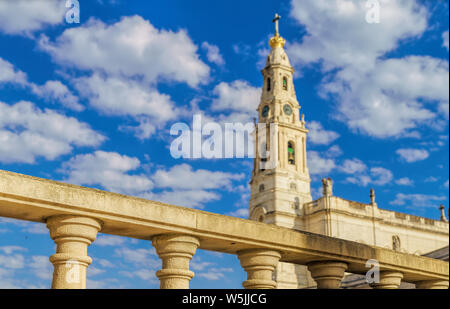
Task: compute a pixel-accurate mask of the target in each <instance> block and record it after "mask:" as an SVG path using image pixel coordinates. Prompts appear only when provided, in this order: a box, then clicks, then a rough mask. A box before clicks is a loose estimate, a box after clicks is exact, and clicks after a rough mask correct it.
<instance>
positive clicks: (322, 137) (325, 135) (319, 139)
mask: <svg viewBox="0 0 450 309" xmlns="http://www.w3.org/2000/svg"><path fill="white" fill-rule="evenodd" d="M307 128H308V129H309V134H308V138H309V141H310V142H311V143H312V144H316V145H329V144H331V143H332V142H334V141H335V140H336V139H338V138H339V134H338V133H336V132H334V131H327V130H325V129H324V128H323V127H322V124H321V123H320V122H317V121H310V122H308V124H307Z"/></svg>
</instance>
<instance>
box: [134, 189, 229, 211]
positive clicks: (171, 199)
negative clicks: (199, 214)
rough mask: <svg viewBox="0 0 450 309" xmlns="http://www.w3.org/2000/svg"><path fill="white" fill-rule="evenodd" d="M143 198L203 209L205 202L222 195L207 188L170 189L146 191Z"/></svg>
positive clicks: (217, 198) (214, 199)
mask: <svg viewBox="0 0 450 309" xmlns="http://www.w3.org/2000/svg"><path fill="white" fill-rule="evenodd" d="M142 197H143V198H148V199H150V200H154V201H159V202H163V203H167V204H171V205H177V206H182V207H189V208H198V209H202V208H203V207H204V206H203V204H205V203H209V202H212V201H218V200H219V199H220V195H219V194H217V193H215V192H211V191H205V190H170V191H163V192H159V193H145V194H143V195H142Z"/></svg>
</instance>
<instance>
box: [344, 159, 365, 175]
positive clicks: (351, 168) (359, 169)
mask: <svg viewBox="0 0 450 309" xmlns="http://www.w3.org/2000/svg"><path fill="white" fill-rule="evenodd" d="M339 170H340V171H341V172H343V173H345V174H356V173H363V172H365V171H366V170H367V166H366V164H365V163H364V162H362V161H361V160H359V159H352V160H345V161H344V163H343V164H342V166H340V167H339Z"/></svg>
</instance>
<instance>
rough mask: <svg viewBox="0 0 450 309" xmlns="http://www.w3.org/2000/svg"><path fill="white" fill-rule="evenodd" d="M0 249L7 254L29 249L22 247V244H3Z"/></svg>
mask: <svg viewBox="0 0 450 309" xmlns="http://www.w3.org/2000/svg"><path fill="white" fill-rule="evenodd" d="M0 251H1V252H3V253H5V254H11V253H14V252H18V251H19V252H20V251H27V248H24V247H20V246H2V247H0Z"/></svg>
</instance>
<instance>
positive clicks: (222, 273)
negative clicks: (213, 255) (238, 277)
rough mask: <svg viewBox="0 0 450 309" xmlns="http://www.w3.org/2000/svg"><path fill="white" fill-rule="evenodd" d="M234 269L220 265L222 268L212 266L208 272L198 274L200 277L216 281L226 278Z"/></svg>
mask: <svg viewBox="0 0 450 309" xmlns="http://www.w3.org/2000/svg"><path fill="white" fill-rule="evenodd" d="M233 271H234V270H233V269H232V268H229V267H220V268H210V269H209V270H208V272H200V273H198V274H196V276H197V277H199V278H205V279H206V280H210V281H216V280H221V279H222V280H223V279H224V278H226V276H227V274H226V273H230V272H233Z"/></svg>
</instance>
